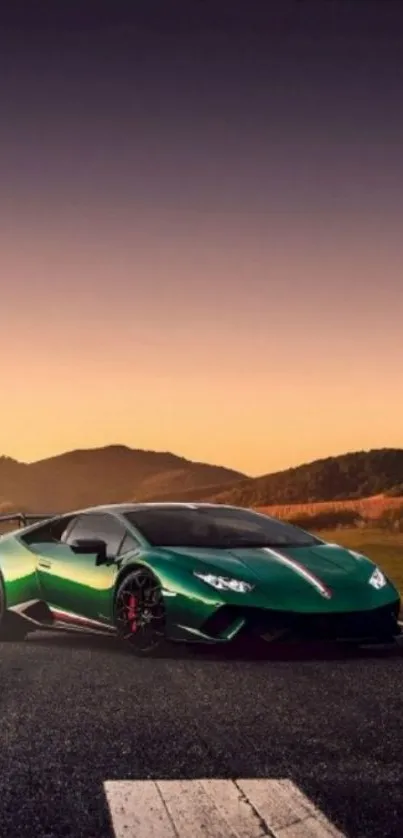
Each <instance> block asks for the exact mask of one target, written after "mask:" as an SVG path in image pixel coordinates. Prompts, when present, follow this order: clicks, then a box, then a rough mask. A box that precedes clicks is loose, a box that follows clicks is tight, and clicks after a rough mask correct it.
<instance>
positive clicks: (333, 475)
mask: <svg viewBox="0 0 403 838" xmlns="http://www.w3.org/2000/svg"><path fill="white" fill-rule="evenodd" d="M385 492H386V493H394V494H402V495H403V449H401V448H381V449H373V450H371V451H357V452H355V453H350V454H342V455H340V456H338V457H327V458H325V459H321V460H315V461H314V462H312V463H306V464H304V465H301V466H297V467H295V468H289V469H286V470H285V471H279V472H276V473H274V474H266V475H264V476H262V477H256V478H248V479H246V480H241V481H240V482H238V483H237V485H236V486H233V487H227V488H224V489H223V490H220V491H219V492H215V491H213V492H211V494H210V497H209V500H212V501H213V500H214V501H216V502H219V503H231V504H235V505H240V506H254V507H257V506H259V507H262V506H274V505H278V504H295V503H299V504H300V503H318V502H323V501H335V500H346V499H352V500H354V499H359V498H365V497H369V496H370V495H379V494H384V493H385Z"/></svg>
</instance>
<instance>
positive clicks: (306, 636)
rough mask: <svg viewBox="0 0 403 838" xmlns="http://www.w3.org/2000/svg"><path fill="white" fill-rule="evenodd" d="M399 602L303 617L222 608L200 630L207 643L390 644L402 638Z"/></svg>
mask: <svg viewBox="0 0 403 838" xmlns="http://www.w3.org/2000/svg"><path fill="white" fill-rule="evenodd" d="M399 611H400V600H396V601H395V602H394V603H392V604H389V605H386V606H385V605H384V606H382V607H380V608H373V609H371V610H368V611H349V612H339V613H336V612H326V613H317V614H302V613H296V612H287V611H270V610H267V609H260V608H240V607H237V606H231V605H223V606H222V607H221V608H218V609H217V611H216V612H215V613H214V614H213V615H212V616H211V617H209V618H208V619H207V620H206V622H205V623H204V624H203V626H201V633H202V634H203V636H204V638H205V639H208V640H210V641H213V642H214V641H215V642H223V641H224V642H225V641H226V642H228V641H230V640H233V639H236V638H237V637H239V636H243V637H245V636H247V637H250V638H251V639H252V638H253V637H255V638H256V637H263V638H264V639H266V640H276V641H289V640H306V641H309V640H314V641H318V640H319V641H356V642H367V641H368V642H370V641H381V642H382V641H388V640H391V639H393V638H395V637H398V636H399V635H400V634H401V628H400V626H399V623H398V617H399Z"/></svg>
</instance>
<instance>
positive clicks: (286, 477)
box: [0, 445, 403, 512]
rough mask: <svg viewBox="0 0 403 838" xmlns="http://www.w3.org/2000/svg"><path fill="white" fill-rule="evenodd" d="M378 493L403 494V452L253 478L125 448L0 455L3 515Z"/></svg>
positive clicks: (347, 457) (346, 457)
mask: <svg viewBox="0 0 403 838" xmlns="http://www.w3.org/2000/svg"><path fill="white" fill-rule="evenodd" d="M383 493H389V494H401V495H403V449H400V448H383V449H376V450H372V451H357V452H355V453H351V454H342V455H340V456H338V457H327V458H326V459H321V460H315V461H314V462H311V463H306V464H304V465H300V466H297V467H295V468H289V469H286V470H284V471H279V472H276V473H274V474H266V475H263V476H262V477H255V478H252V477H246V475H244V474H242V473H240V472H237V471H233V470H232V469H227V468H222V467H221V466H213V465H206V464H205V463H199V462H192V461H191V460H187V459H185V458H184V457H179V456H177V455H175V454H171V453H169V452H162V453H160V452H156V451H142V450H136V449H131V448H127V447H125V446H123V445H111V446H108V447H106V448H94V449H88V450H81V451H69V452H67V453H66V454H60V455H59V456H56V457H50V458H48V459H45V460H40V461H38V462H35V463H29V464H27V463H19V462H17V461H16V460H13V459H11V458H9V457H0V512H1V511H3V512H7V511H9V510H10V511H15V510H18V509H20V510H24V511H27V512H29V511H31V512H39V511H44V512H48V511H49V512H53V511H54V512H59V511H65V510H69V509H77V508H80V507H85V506H91V505H96V504H98V503H120V502H125V501H153V500H154V501H155V500H161V501H180V500H183V501H188V502H191V501H198V500H199V501H203V500H204V501H214V502H218V503H231V504H235V505H239V506H271V505H276V504H292V503H299V504H301V503H315V502H320V501H333V500H346V499H358V498H363V497H369V496H370V495H378V494H383Z"/></svg>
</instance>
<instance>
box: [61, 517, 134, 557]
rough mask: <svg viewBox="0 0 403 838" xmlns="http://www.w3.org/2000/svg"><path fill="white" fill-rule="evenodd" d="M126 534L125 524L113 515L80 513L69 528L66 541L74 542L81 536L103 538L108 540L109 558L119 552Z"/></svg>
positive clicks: (67, 542) (68, 542)
mask: <svg viewBox="0 0 403 838" xmlns="http://www.w3.org/2000/svg"><path fill="white" fill-rule="evenodd" d="M125 534H126V528H125V526H124V524H121V523H120V521H118V520H117V519H116V518H113V516H112V515H105V514H101V513H88V514H84V515H79V517H78V518H77V519H76V522H75V523H74V524H73V526H72V527H71V529H69V531H68V533H67V536H66V538H65V542H66V544H72V542H73V541H76V540H77V539H79V538H80V539H81V538H101V539H102V540H103V541H105V542H106V545H107V555H108V558H114V557H115V556H117V554H118V553H119V548H120V545H121V543H122V541H123V539H124V537H125Z"/></svg>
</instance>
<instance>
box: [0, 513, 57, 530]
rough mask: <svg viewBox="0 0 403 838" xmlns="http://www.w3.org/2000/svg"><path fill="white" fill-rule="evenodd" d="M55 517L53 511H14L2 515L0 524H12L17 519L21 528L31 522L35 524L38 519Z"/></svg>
mask: <svg viewBox="0 0 403 838" xmlns="http://www.w3.org/2000/svg"><path fill="white" fill-rule="evenodd" d="M54 517H55V515H54V513H52V512H49V513H45V512H36V513H34V512H29V513H27V512H13V513H10V514H9V515H0V526H1V524H11V523H12V522H13V521H15V522H16V523H18V526H19V527H20V528H21V527H27V526H28V525H29V524H35V523H36V521H46V520H48V519H50V518H54Z"/></svg>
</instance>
